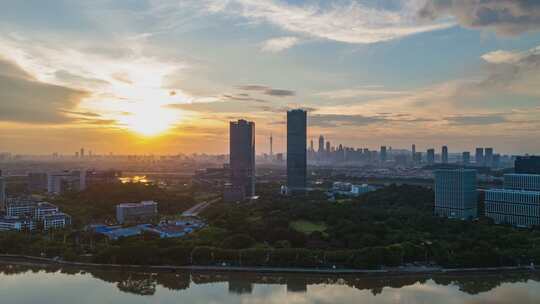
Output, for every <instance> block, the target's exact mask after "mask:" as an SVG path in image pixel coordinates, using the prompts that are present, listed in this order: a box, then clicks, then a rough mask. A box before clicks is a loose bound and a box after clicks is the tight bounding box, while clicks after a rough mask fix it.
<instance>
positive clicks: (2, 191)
mask: <svg viewBox="0 0 540 304" xmlns="http://www.w3.org/2000/svg"><path fill="white" fill-rule="evenodd" d="M6 200H7V196H6V180H5V178H4V177H2V171H0V210H5V209H6Z"/></svg>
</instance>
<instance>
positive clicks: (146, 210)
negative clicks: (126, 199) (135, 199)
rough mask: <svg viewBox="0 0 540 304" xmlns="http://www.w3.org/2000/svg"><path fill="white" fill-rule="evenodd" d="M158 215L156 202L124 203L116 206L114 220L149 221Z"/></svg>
mask: <svg viewBox="0 0 540 304" xmlns="http://www.w3.org/2000/svg"><path fill="white" fill-rule="evenodd" d="M157 215H158V203H156V202H154V201H143V202H140V203H124V204H119V205H117V206H116V221H117V222H118V223H119V224H124V223H133V222H142V221H150V220H153V219H155V218H156V216H157Z"/></svg>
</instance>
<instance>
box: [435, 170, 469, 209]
mask: <svg viewBox="0 0 540 304" xmlns="http://www.w3.org/2000/svg"><path fill="white" fill-rule="evenodd" d="M435 215H438V216H443V217H449V218H458V219H471V218H476V217H477V216H478V214H477V192H476V170H469V169H458V170H436V171H435Z"/></svg>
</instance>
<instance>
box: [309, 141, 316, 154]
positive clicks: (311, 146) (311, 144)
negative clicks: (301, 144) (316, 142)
mask: <svg viewBox="0 0 540 304" xmlns="http://www.w3.org/2000/svg"><path fill="white" fill-rule="evenodd" d="M309 151H311V152H313V151H315V147H314V146H313V139H312V140H310V141H309Z"/></svg>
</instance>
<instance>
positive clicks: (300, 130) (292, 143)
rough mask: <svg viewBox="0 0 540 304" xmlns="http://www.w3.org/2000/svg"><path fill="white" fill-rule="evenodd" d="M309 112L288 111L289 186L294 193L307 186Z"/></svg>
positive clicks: (303, 189)
mask: <svg viewBox="0 0 540 304" xmlns="http://www.w3.org/2000/svg"><path fill="white" fill-rule="evenodd" d="M306 141H307V112H306V111H304V110H300V109H297V110H291V111H288V112H287V187H288V190H289V191H290V192H292V193H294V192H295V191H305V189H306V186H307V155H306Z"/></svg>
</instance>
